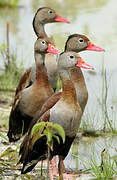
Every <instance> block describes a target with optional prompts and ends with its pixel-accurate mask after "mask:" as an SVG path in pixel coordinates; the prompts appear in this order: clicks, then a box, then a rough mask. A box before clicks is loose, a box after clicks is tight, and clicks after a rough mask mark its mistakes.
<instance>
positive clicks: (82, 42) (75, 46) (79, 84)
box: [30, 34, 103, 129]
mask: <svg viewBox="0 0 117 180" xmlns="http://www.w3.org/2000/svg"><path fill="white" fill-rule="evenodd" d="M91 45H92V46H91ZM89 47H90V48H89ZM87 49H89V50H93V51H94V50H95V51H103V49H102V48H100V47H98V46H96V45H94V44H93V43H91V41H90V40H89V39H88V38H87V37H86V36H84V35H80V34H73V35H70V36H69V37H68V39H67V41H66V44H65V52H67V51H74V52H80V51H84V50H87ZM72 81H74V84H75V88H76V93H77V98H78V101H79V104H80V107H81V109H82V111H84V109H85V106H86V104H87V100H88V91H87V88H86V84H85V79H84V76H83V73H82V71H81V69H80V68H74V69H73V71H72ZM60 97H61V92H57V93H54V94H53V95H52V96H51V97H50V98H49V99H48V100H47V101H46V102H45V103H44V104H43V106H42V108H41V111H40V113H39V112H37V118H39V117H40V116H41V115H42V114H43V113H44V112H46V111H47V110H48V109H50V108H51V107H52V106H53V105H55V104H56V102H57V101H58V100H59V99H60ZM35 122H36V118H35V121H32V123H31V126H30V129H31V128H32V127H33V125H34V124H35Z"/></svg>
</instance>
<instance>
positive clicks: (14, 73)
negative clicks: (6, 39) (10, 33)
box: [0, 43, 23, 91]
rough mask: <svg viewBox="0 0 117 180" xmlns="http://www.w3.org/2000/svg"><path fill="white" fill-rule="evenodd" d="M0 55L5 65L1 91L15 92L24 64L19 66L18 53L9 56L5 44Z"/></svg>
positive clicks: (1, 77) (0, 78) (1, 78)
mask: <svg viewBox="0 0 117 180" xmlns="http://www.w3.org/2000/svg"><path fill="white" fill-rule="evenodd" d="M0 53H1V55H2V60H3V63H4V72H3V73H1V75H0V90H6V91H8V90H14V89H15V88H16V86H17V83H18V81H19V79H20V77H21V74H22V72H23V66H22V63H21V64H20V66H19V67H18V66H17V63H16V59H17V55H16V53H11V54H9V55H8V53H7V46H6V45H5V44H4V43H3V44H2V45H1V48H0Z"/></svg>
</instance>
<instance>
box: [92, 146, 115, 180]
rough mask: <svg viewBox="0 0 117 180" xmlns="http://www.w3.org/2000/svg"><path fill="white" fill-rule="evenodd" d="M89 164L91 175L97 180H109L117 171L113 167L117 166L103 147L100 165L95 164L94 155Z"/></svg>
mask: <svg viewBox="0 0 117 180" xmlns="http://www.w3.org/2000/svg"><path fill="white" fill-rule="evenodd" d="M105 154H106V155H105ZM89 164H90V167H91V173H92V175H94V176H95V177H96V179H98V180H103V179H104V180H105V179H106V180H109V179H113V177H115V176H117V171H116V170H115V168H117V166H116V162H115V160H112V159H111V157H110V155H108V154H107V152H105V149H104V150H103V151H102V152H101V164H100V166H99V165H98V164H97V162H96V160H95V157H92V158H91V160H90V162H89Z"/></svg>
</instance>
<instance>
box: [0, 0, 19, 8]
mask: <svg viewBox="0 0 117 180" xmlns="http://www.w3.org/2000/svg"><path fill="white" fill-rule="evenodd" d="M18 2H19V0H0V7H10V8H13V7H16V6H17V5H18Z"/></svg>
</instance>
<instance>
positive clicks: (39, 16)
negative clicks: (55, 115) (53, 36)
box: [16, 7, 69, 95]
mask: <svg viewBox="0 0 117 180" xmlns="http://www.w3.org/2000/svg"><path fill="white" fill-rule="evenodd" d="M56 22H64V23H69V21H67V20H66V19H64V18H62V17H61V16H60V15H58V14H57V13H56V12H55V11H54V10H53V9H51V8H49V7H42V8H39V9H38V10H37V12H36V14H35V16H34V19H33V28H34V31H35V34H36V35H37V37H38V38H48V36H47V34H46V32H45V29H44V26H45V24H48V23H56ZM50 64H51V65H50ZM45 66H46V69H47V73H48V80H49V83H50V85H51V87H52V88H53V89H54V90H55V89H56V83H57V78H58V73H57V63H56V58H55V57H54V56H52V54H49V53H48V54H47V56H46V57H45ZM29 71H32V73H31V76H30V77H29V76H28V72H29ZM35 72H36V68H35V66H34V65H33V66H32V67H30V68H29V69H27V70H26V71H25V73H24V74H23V75H22V77H21V79H20V81H19V84H18V86H17V89H16V95H17V93H18V92H19V91H21V90H22V89H24V88H26V87H29V86H30V85H31V84H32V83H33V82H34V80H35V74H36V73H35Z"/></svg>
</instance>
